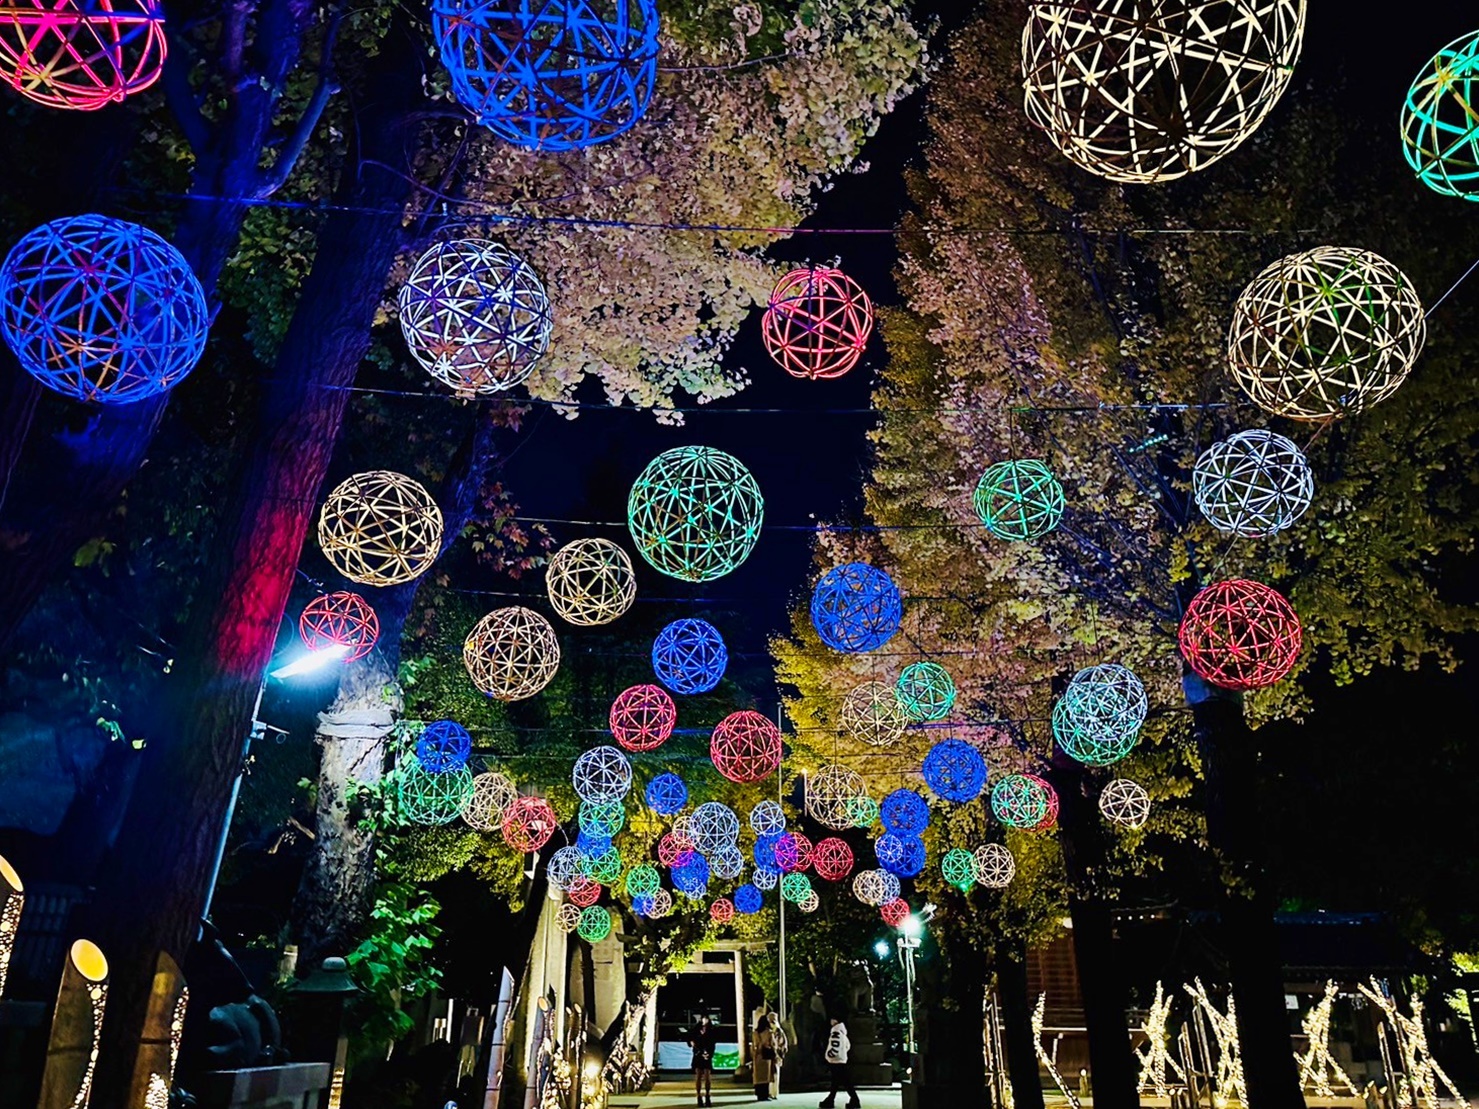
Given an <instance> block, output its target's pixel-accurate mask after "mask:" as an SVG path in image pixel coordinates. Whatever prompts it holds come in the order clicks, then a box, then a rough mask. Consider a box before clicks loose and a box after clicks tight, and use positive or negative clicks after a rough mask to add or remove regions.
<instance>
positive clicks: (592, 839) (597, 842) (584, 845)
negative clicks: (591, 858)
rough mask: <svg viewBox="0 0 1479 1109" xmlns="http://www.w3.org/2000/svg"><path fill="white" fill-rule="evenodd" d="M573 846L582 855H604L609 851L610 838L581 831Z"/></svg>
mask: <svg viewBox="0 0 1479 1109" xmlns="http://www.w3.org/2000/svg"><path fill="white" fill-rule="evenodd" d="M575 846H576V847H577V848H578V849H579V851H580V853H581V854H582V855H604V854H605V853H606V852H607V851H610V850H611V837H610V836H607V835H601V834H599V833H595V832H587V831H585V830H584V829H582V830H581V831H580V833H579V834H578V835H577V836H576V837H575Z"/></svg>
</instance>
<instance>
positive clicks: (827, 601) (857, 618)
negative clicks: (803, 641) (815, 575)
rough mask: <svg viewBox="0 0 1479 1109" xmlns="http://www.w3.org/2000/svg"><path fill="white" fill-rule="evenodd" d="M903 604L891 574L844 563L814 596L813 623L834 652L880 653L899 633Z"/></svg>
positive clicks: (828, 575) (825, 576)
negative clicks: (878, 650) (879, 649)
mask: <svg viewBox="0 0 1479 1109" xmlns="http://www.w3.org/2000/svg"><path fill="white" fill-rule="evenodd" d="M903 615H904V601H903V597H902V596H900V594H899V587H898V586H897V585H895V584H894V581H893V579H892V578H891V577H889V576H888V574H886V573H884V572H883V571H882V570H880V569H878V568H877V567H876V566H869V565H868V564H867V563H866V562H844V563H842V564H841V565H840V566H834V567H832V569H830V570H828V571H827V572H826V573H825V574H823V575H822V577H821V580H819V581H818V582H817V584H816V588H814V589H813V590H812V593H811V622H812V626H813V627H815V628H816V630H817V635H819V636H821V639H822V642H823V643H825V644H826V645H827V646H828V647H831V648H832V649H833V650H834V651H844V652H847V653H850V654H860V653H862V652H864V651H873V650H877V649H878V648H879V647H882V646H883V645H884V644H885V643H887V642H888V641H889V640H890V639H892V638H893V635H894V633H895V632H896V631H898V630H899V622H900V621H901V620H902V619H903Z"/></svg>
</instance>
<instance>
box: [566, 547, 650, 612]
mask: <svg viewBox="0 0 1479 1109" xmlns="http://www.w3.org/2000/svg"><path fill="white" fill-rule="evenodd" d="M544 588H545V591H546V592H547V593H548V594H549V603H550V605H551V607H553V608H554V610H555V612H557V613H558V614H559V615H560V618H561V619H563V620H566V621H568V622H569V623H571V624H578V625H581V626H583V627H595V626H596V625H598V624H609V623H611V621H613V620H615V619H616V618H617V617H619V616H621V615H622V614H623V613H624V612H626V610H627V609H629V608H631V607H632V602H633V601H635V600H636V599H637V578H636V575H635V574H634V573H633V571H632V560H631V559H630V558H628V557H627V553H626V551H624V550H622V549H621V548H620V547H619V546H617V545H616V544H615V543H613V542H611V540H609V539H577V540H575V541H574V542H573V543H566V544H565V545H564V546H563V547H561V548H560V549H559V550H558V551H556V552H555V553H554V555H553V556H552V557H551V558H550V560H549V568H548V569H547V570H546V571H545V574H544Z"/></svg>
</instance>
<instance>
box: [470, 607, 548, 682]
mask: <svg viewBox="0 0 1479 1109" xmlns="http://www.w3.org/2000/svg"><path fill="white" fill-rule="evenodd" d="M462 663H463V665H464V666H465V667H466V668H467V673H468V676H469V677H470V678H472V682H473V685H475V686H477V687H478V688H479V689H480V690H482V691H483V692H484V693H485V694H487V695H488V696H489V697H492V698H493V699H494V700H495V701H522V700H524V699H526V698H528V697H533V696H534V695H535V694H536V693H538V692H539V691H540V690H541V689H543V688H544V687H545V686H547V685H549V683H550V680H551V679H552V678H553V677H554V676H555V672H556V671H557V670H559V668H560V641H559V639H557V638H556V637H555V629H554V628H553V627H552V626H551V625H550V622H549V621H548V620H546V619H545V618H544V617H543V616H541V615H540V614H539V613H537V612H535V611H534V610H533V609H529V608H524V607H523V606H522V605H510V606H508V607H507V608H496V609H494V610H493V611H492V612H490V613H488V615H486V616H484V617H483V618H482V619H481V620H479V621H478V622H477V624H476V625H474V627H473V629H472V631H471V632H469V633H468V636H467V639H466V640H465V641H464V642H463V644H462Z"/></svg>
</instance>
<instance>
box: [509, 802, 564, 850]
mask: <svg viewBox="0 0 1479 1109" xmlns="http://www.w3.org/2000/svg"><path fill="white" fill-rule="evenodd" d="M559 825H560V822H559V820H558V819H557V818H556V817H555V810H554V809H552V808H550V804H549V802H548V801H546V800H545V799H544V798H543V797H516V798H514V800H513V801H512V802H510V803H509V805H508V807H507V808H506V809H504V810H503V824H502V825H501V827H502V830H503V842H504V843H506V844H508V845H509V846H510V847H512V848H513V849H514V850H515V851H517V852H519V853H520V854H522V855H532V854H533V853H534V852H536V851H538V850H539V849H540V848H541V847H543V846H544V845H545V844H546V843H548V842H549V839H550V836H552V835H554V834H555V829H556V828H558V827H559Z"/></svg>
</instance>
